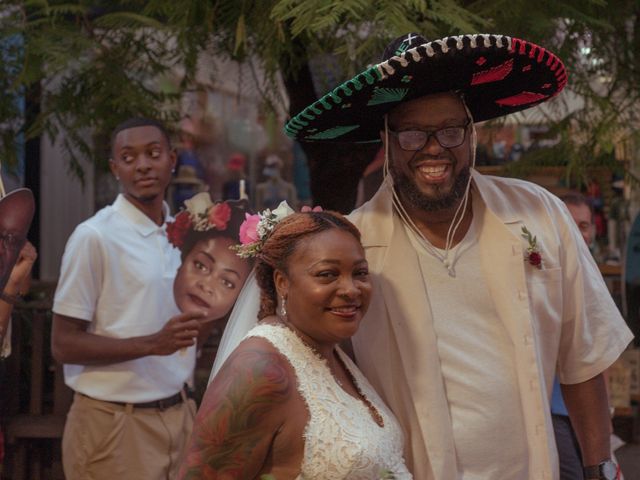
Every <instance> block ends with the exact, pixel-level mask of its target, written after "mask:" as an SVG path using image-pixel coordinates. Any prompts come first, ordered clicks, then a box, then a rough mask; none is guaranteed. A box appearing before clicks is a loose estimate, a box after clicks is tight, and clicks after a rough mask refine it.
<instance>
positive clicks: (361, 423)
mask: <svg viewBox="0 0 640 480" xmlns="http://www.w3.org/2000/svg"><path fill="white" fill-rule="evenodd" d="M247 337H261V338H264V339H266V340H267V341H269V342H270V343H271V344H272V345H273V346H274V347H275V348H276V349H277V350H278V351H279V352H280V353H281V354H282V355H283V356H285V357H286V358H287V359H288V360H289V362H290V363H291V365H292V366H293V369H294V371H295V374H296V376H297V379H298V389H299V391H300V394H301V396H302V398H304V400H305V402H306V403H307V408H308V410H309V423H308V424H307V425H306V428H305V432H304V457H303V461H302V466H301V473H300V475H299V477H298V479H304V480H325V479H326V480H341V479H348V480H376V479H381V478H395V479H398V480H407V479H411V478H412V477H411V474H410V473H409V472H408V470H407V467H406V466H405V464H404V460H403V458H402V447H403V436H402V431H401V430H400V426H399V425H398V422H397V421H396V419H395V417H394V416H393V414H392V413H391V411H390V410H389V409H388V408H387V406H386V405H385V404H384V403H383V402H382V400H381V399H380V397H379V396H378V394H377V393H376V392H375V391H374V389H373V387H371V385H370V384H369V382H368V381H367V380H366V378H365V377H364V375H362V373H361V372H360V370H359V369H358V367H357V366H356V365H355V364H354V363H353V362H352V361H351V359H350V358H349V357H348V356H347V355H346V354H345V353H344V352H342V350H340V349H339V348H336V351H337V353H338V355H339V356H340V358H341V359H342V361H343V363H344V364H345V366H346V367H347V368H348V369H349V371H350V372H351V375H352V377H353V378H354V379H355V383H356V387H357V388H358V390H359V391H360V392H361V393H362V395H363V396H364V397H365V398H367V399H368V401H369V402H370V403H371V404H372V405H373V407H374V408H375V409H376V410H377V411H378V413H379V414H380V415H381V417H382V419H383V423H384V426H379V425H378V424H377V423H376V422H375V420H374V418H373V416H372V412H371V410H370V409H369V407H368V406H367V405H366V404H365V403H364V402H363V401H362V400H360V399H356V398H354V397H352V396H351V395H349V394H348V393H347V392H345V391H344V390H343V389H342V387H340V386H339V385H338V383H337V382H336V380H335V379H334V377H333V375H332V374H331V371H330V370H329V367H328V365H327V363H326V361H325V360H324V359H323V358H322V357H320V356H319V355H318V354H317V353H315V352H314V351H313V350H311V348H309V347H308V346H307V345H306V344H305V343H304V342H303V341H302V340H301V339H300V338H299V337H298V336H297V335H296V334H295V333H294V332H293V331H291V330H290V329H289V328H287V327H284V326H279V325H268V324H263V325H258V326H256V327H254V328H253V329H252V330H251V331H249V333H248V334H247Z"/></svg>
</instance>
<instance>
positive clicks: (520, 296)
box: [518, 290, 527, 300]
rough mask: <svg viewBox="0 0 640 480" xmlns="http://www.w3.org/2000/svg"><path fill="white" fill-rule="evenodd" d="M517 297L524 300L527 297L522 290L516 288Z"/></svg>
mask: <svg viewBox="0 0 640 480" xmlns="http://www.w3.org/2000/svg"><path fill="white" fill-rule="evenodd" d="M518 298H519V299H520V300H526V299H527V293H526V292H525V291H524V290H518Z"/></svg>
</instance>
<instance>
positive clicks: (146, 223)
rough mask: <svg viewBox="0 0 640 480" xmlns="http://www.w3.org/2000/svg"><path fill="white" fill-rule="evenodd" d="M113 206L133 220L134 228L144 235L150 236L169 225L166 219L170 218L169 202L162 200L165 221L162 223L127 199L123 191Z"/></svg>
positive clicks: (129, 219) (130, 220)
mask: <svg viewBox="0 0 640 480" xmlns="http://www.w3.org/2000/svg"><path fill="white" fill-rule="evenodd" d="M113 208H114V209H115V211H117V212H118V213H119V214H121V215H122V216H124V217H125V218H126V219H127V220H128V221H129V222H131V224H132V225H133V228H134V229H135V230H136V231H137V232H138V233H139V234H140V235H142V236H143V237H148V236H149V235H151V234H152V233H155V232H157V231H158V230H165V229H166V225H167V223H166V221H167V219H169V205H167V202H162V213H163V216H164V220H165V221H164V222H163V223H162V225H156V224H155V223H154V222H153V221H152V220H151V219H150V218H149V217H147V216H146V215H145V214H144V213H142V211H141V210H139V209H138V207H136V206H135V205H134V204H133V203H131V202H130V201H129V200H127V197H125V196H124V195H123V194H122V193H120V194H118V197H117V198H116V201H115V202H113Z"/></svg>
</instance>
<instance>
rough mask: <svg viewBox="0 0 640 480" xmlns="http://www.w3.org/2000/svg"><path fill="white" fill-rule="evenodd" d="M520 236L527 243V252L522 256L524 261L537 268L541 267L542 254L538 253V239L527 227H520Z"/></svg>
mask: <svg viewBox="0 0 640 480" xmlns="http://www.w3.org/2000/svg"><path fill="white" fill-rule="evenodd" d="M522 237H523V238H524V239H525V240H526V241H527V243H528V244H529V246H528V247H527V254H526V255H525V257H524V259H525V261H527V262H529V264H530V265H533V266H534V267H536V268H537V269H542V255H540V249H539V248H538V239H537V238H536V237H534V236H533V235H531V232H530V231H529V230H527V227H522Z"/></svg>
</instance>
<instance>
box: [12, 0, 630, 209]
mask: <svg viewBox="0 0 640 480" xmlns="http://www.w3.org/2000/svg"><path fill="white" fill-rule="evenodd" d="M409 31H413V32H420V33H423V34H424V35H425V36H426V37H428V38H439V37H442V36H446V35H453V34H460V33H472V32H480V31H484V32H496V33H502V34H508V35H512V36H516V37H523V38H526V39H528V40H532V41H534V42H539V43H541V44H543V45H544V46H545V47H548V48H550V49H552V50H553V51H555V52H556V53H558V54H559V56H560V57H561V58H563V59H564V61H565V63H566V65H567V69H568V71H569V74H570V76H569V88H570V89H571V90H572V91H574V92H575V93H577V94H579V95H581V96H582V97H583V99H584V106H583V107H582V108H580V109H578V110H576V111H573V112H570V113H568V114H567V115H564V116H563V118H562V119H561V120H560V121H557V122H555V124H554V125H553V126H552V128H553V129H554V131H555V132H557V134H558V135H559V138H560V139H561V142H560V143H559V144H558V145H557V146H556V147H554V148H552V149H549V150H545V151H542V152H540V151H539V152H537V153H536V154H535V155H530V156H526V155H525V157H523V159H522V160H521V161H520V162H518V164H517V165H514V167H517V168H520V169H526V168H527V167H528V166H530V165H531V164H534V165H539V164H554V165H558V164H560V165H566V166H567V167H568V168H567V171H568V172H569V173H570V175H571V176H572V177H573V178H575V179H581V178H584V176H585V175H586V171H587V170H588V169H589V168H591V167H592V166H594V165H599V166H602V165H605V166H609V167H619V166H620V165H624V163H622V164H621V163H620V162H616V161H615V155H614V153H615V148H616V145H619V144H620V142H621V141H627V142H631V141H632V140H633V138H632V137H633V135H637V133H635V131H636V130H637V129H636V128H633V126H635V125H638V107H637V105H638V97H639V95H640V78H639V77H640V65H639V58H638V57H639V55H640V2H638V1H637V0H609V1H605V0H565V1H555V0H548V1H537V2H531V1H524V0H475V1H463V0H431V1H426V0H260V1H257V0H255V1H250V0H211V1H205V0H184V1H180V2H175V1H174V0H151V1H142V0H117V1H106V0H102V1H101V0H97V1H96V0H94V1H87V0H81V1H78V0H75V1H72V0H69V1H63V0H50V1H46V0H23V1H18V0H5V2H3V4H2V7H0V39H1V40H2V42H1V43H0V45H2V47H1V48H2V54H1V55H2V60H3V62H2V66H0V86H1V87H2V89H3V92H4V94H3V95H2V96H0V142H1V145H0V147H1V148H0V160H1V161H2V162H3V163H5V164H6V163H11V162H13V161H15V158H16V148H15V146H16V144H15V143H16V139H18V138H20V135H25V136H26V137H27V138H34V137H37V136H39V135H42V134H47V135H50V136H51V137H52V138H60V139H63V141H64V144H65V147H66V150H67V153H68V158H69V167H70V169H71V170H72V171H73V172H75V174H77V175H79V176H82V174H83V169H82V163H83V161H84V160H86V159H91V161H93V162H95V163H97V164H99V165H100V164H101V163H104V159H105V158H106V155H105V154H104V145H103V142H102V143H101V142H100V141H99V140H100V139H104V138H105V137H106V135H107V134H108V132H109V131H110V130H111V129H112V128H113V127H114V126H115V124H117V123H118V122H119V121H120V120H122V119H123V118H126V117H128V116H131V115H134V114H143V115H149V116H156V117H159V118H162V119H164V120H167V121H169V122H172V121H175V120H176V119H177V118H178V116H179V111H178V100H179V98H180V96H181V95H182V93H183V92H184V91H186V90H189V89H192V88H194V86H195V77H196V72H197V69H198V62H199V59H202V58H203V57H204V56H213V55H215V56H224V57H227V58H232V59H235V60H238V61H241V62H242V61H248V60H249V59H251V60H252V61H255V62H259V63H260V65H261V66H262V67H263V68H264V71H265V72H266V76H265V78H264V79H262V78H260V79H259V78H256V79H255V80H256V82H257V83H258V87H259V90H260V91H261V93H262V94H263V98H264V104H265V108H267V109H268V108H271V109H274V108H276V106H278V105H285V106H286V107H287V108H288V110H289V112H290V113H291V114H295V113H297V112H298V111H299V110H300V109H301V108H303V107H304V106H306V105H307V104H308V103H311V102H312V101H314V100H315V99H316V98H317V94H318V93H324V92H315V91H314V89H313V83H312V81H311V80H312V74H311V68H310V62H311V61H313V59H317V58H322V57H320V56H321V55H327V54H330V55H332V56H333V58H335V59H337V60H338V62H339V65H340V68H341V72H342V73H343V78H341V79H340V80H343V79H346V78H347V77H348V76H350V75H352V74H354V73H356V72H357V71H358V70H360V69H362V68H364V67H365V66H366V65H367V64H370V63H373V62H376V61H377V59H378V58H379V55H380V52H382V50H383V48H384V46H385V45H386V43H387V42H388V41H389V40H390V39H391V38H393V37H396V36H398V35H401V34H404V33H407V32H409ZM176 72H178V75H179V79H178V82H177V84H178V87H177V88H176V87H175V86H169V85H170V83H169V82H168V81H167V79H168V78H169V77H171V78H175V75H176ZM278 78H281V79H282V81H283V83H284V85H285V89H286V92H287V97H288V98H281V96H280V94H279V90H278V88H277V79H278ZM171 85H175V82H173V83H172V84H171ZM21 95H24V96H26V99H27V103H26V105H27V112H26V113H27V114H26V115H22V113H21V112H22V106H21V105H20V103H19V102H18V101H17V98H20V96H21ZM62 133H64V135H61V134H62ZM303 148H304V149H305V152H306V153H307V157H308V161H309V167H310V172H311V177H312V178H311V188H312V193H313V195H314V198H315V201H316V202H317V203H321V204H323V205H325V206H326V207H329V208H336V209H339V210H342V211H349V210H350V209H351V206H352V205H353V202H354V200H355V190H356V188H355V187H356V184H357V181H358V178H359V177H360V174H361V173H362V171H363V170H364V168H365V167H366V165H367V164H368V163H369V161H370V160H371V159H372V158H373V154H374V153H375V148H376V147H375V146H371V145H368V146H367V145H363V146H354V145H349V146H348V148H345V146H344V145H340V144H336V145H323V146H318V145H313V144H305V145H303ZM622 156H623V157H624V155H622ZM618 157H620V154H619V155H618ZM516 173H517V172H516Z"/></svg>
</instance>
